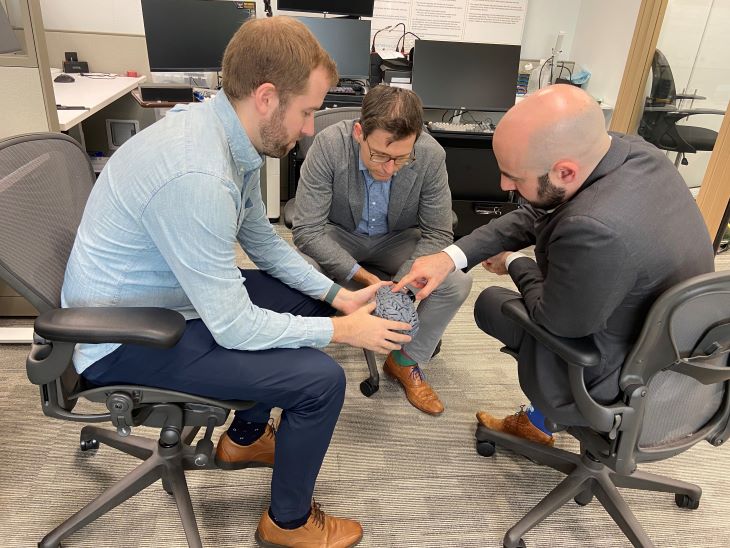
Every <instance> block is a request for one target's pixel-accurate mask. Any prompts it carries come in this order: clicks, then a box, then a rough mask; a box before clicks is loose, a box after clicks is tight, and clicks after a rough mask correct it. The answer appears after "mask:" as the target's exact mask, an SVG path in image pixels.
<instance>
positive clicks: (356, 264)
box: [345, 263, 362, 282]
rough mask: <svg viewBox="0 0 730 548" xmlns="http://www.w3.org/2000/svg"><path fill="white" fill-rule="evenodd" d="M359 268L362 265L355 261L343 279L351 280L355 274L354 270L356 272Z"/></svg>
mask: <svg viewBox="0 0 730 548" xmlns="http://www.w3.org/2000/svg"><path fill="white" fill-rule="evenodd" d="M361 268H362V267H361V266H360V264H359V263H355V266H353V267H352V270H350V273H349V274H348V275H347V278H345V281H346V282H349V281H350V280H352V277H353V276H354V275H355V272H357V271H358V270H360V269H361Z"/></svg>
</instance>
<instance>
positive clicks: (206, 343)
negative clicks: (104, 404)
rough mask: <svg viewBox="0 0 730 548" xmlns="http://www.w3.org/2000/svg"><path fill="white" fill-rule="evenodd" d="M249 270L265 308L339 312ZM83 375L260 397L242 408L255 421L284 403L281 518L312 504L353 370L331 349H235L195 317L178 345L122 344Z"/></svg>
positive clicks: (279, 455)
mask: <svg viewBox="0 0 730 548" xmlns="http://www.w3.org/2000/svg"><path fill="white" fill-rule="evenodd" d="M242 272H243V275H244V277H245V278H246V281H245V285H246V289H247V290H248V293H249V295H250V296H251V300H252V301H253V303H254V304H255V305H257V306H259V307H261V308H267V309H269V310H273V311H276V312H291V313H292V314H296V315H301V316H332V315H334V313H335V311H334V309H332V308H331V307H330V306H329V305H327V304H326V303H323V302H321V301H317V300H315V299H312V298H310V297H307V296H306V295H303V294H302V293H299V292H298V291H295V290H293V289H291V288H290V287H288V286H286V285H285V284H283V283H282V282H280V281H278V280H276V279H275V278H272V277H271V276H269V275H268V274H266V273H263V272H261V271H258V270H245V271H242ZM83 376H84V378H85V379H86V380H88V381H89V382H91V383H93V384H96V385H108V384H116V383H130V384H141V385H145V386H152V387H156V388H165V389H169V390H178V391H180V392H187V393H190V394H197V395H201V396H207V397H210V398H216V399H221V400H226V399H229V400H253V401H256V402H257V404H256V405H255V406H254V407H253V408H251V409H248V410H245V411H238V412H237V413H236V415H237V417H241V418H243V419H244V420H247V421H253V422H266V421H267V420H268V419H269V414H270V412H271V408H272V407H280V408H282V409H283V412H282V419H281V424H280V426H279V430H278V432H277V435H276V456H275V461H274V472H273V475H272V478H271V511H272V513H273V515H274V517H275V518H276V519H277V520H278V521H292V520H295V519H298V518H301V517H302V516H304V515H306V513H307V512H308V510H309V508H310V505H311V500H312V494H313V492H314V484H315V481H316V479H317V474H319V469H320V467H321V466H322V461H323V459H324V455H325V453H326V452H327V447H328V446H329V443H330V439H331V438H332V432H333V430H334V428H335V424H336V423H337V418H338V417H339V414H340V410H341V409H342V403H343V401H344V398H345V374H344V372H343V370H342V368H341V367H340V365H339V364H338V363H337V362H335V361H334V360H333V359H332V358H330V357H329V356H328V355H327V354H325V353H324V352H322V351H320V350H317V349H315V348H297V349H288V348H276V349H271V350H261V351H257V352H246V351H241V350H228V349H226V348H223V347H221V346H219V345H218V344H217V343H216V342H215V340H214V339H213V336H212V335H211V334H210V332H209V331H208V329H207V328H206V326H205V324H204V323H203V322H202V320H190V321H188V322H187V326H186V328H185V333H184V334H183V336H182V338H181V339H180V341H179V342H178V343H177V345H175V346H174V347H173V348H169V349H158V348H148V347H143V346H137V345H131V344H130V345H122V346H121V347H119V348H118V349H117V350H115V351H114V352H112V353H111V354H109V355H108V356H105V357H104V358H102V359H101V360H99V361H98V362H96V363H94V364H93V365H91V366H90V367H89V368H87V369H86V370H85V371H84V373H83Z"/></svg>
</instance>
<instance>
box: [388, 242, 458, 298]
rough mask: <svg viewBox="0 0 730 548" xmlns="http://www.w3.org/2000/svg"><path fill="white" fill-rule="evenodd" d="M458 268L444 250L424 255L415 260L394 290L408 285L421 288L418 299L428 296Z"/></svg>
mask: <svg viewBox="0 0 730 548" xmlns="http://www.w3.org/2000/svg"><path fill="white" fill-rule="evenodd" d="M455 269H456V266H455V265H454V261H452V260H451V257H449V256H448V254H446V253H444V252H443V251H441V252H439V253H435V254H434V255H424V256H423V257H419V258H418V259H416V260H415V261H413V265H412V266H411V270H410V271H409V272H408V274H406V275H405V276H403V277H402V278H401V280H400V281H399V282H398V283H397V284H396V285H395V287H393V291H400V290H401V289H403V288H404V287H405V286H407V285H412V286H415V287H418V288H420V289H421V290H420V291H419V292H418V293H416V299H418V300H423V299H425V298H426V297H428V296H429V295H430V294H431V293H432V292H433V290H434V289H436V288H437V287H438V286H439V285H441V283H442V282H443V281H444V280H445V279H446V276H448V275H449V274H451V273H452V272H453V271H454V270H455Z"/></svg>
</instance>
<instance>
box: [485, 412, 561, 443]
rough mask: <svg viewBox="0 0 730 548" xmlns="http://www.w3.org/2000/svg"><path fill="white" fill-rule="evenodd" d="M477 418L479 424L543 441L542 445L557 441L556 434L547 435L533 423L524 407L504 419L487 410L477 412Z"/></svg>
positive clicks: (538, 441)
mask: <svg viewBox="0 0 730 548" xmlns="http://www.w3.org/2000/svg"><path fill="white" fill-rule="evenodd" d="M477 420H478V421H479V424H482V425H484V426H486V427H487V428H489V429H490V430H496V431H497V432H504V433H505V434H512V435H513V436H518V437H520V438H524V439H526V440H528V441H532V442H535V443H541V444H542V445H549V446H552V445H553V444H554V443H555V436H549V435H547V434H546V433H545V432H543V431H542V430H540V429H539V428H538V427H537V426H535V425H534V424H532V423H531V422H530V419H529V417H528V416H527V413H525V411H524V409H520V410H519V411H518V412H517V413H515V414H514V415H508V416H506V417H505V418H503V419H498V418H496V417H493V416H492V415H490V414H489V413H487V412H486V411H479V412H478V413H477Z"/></svg>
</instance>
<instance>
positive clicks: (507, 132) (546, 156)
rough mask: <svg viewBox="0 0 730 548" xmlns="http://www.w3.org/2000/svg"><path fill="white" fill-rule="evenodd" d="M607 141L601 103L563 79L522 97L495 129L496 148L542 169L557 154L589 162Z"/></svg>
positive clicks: (548, 166)
mask: <svg viewBox="0 0 730 548" xmlns="http://www.w3.org/2000/svg"><path fill="white" fill-rule="evenodd" d="M607 142H608V134H607V133H606V127H605V121H604V118H603V113H602V112H601V107H600V106H599V105H598V103H596V101H595V99H593V98H592V97H591V96H590V95H588V94H587V93H586V92H584V91H583V90H582V89H580V88H577V87H575V86H570V85H566V84H558V85H554V86H550V87H547V88H545V89H542V90H540V91H538V92H537V93H535V94H534V95H530V96H528V97H526V98H525V99H524V100H523V101H521V102H520V103H518V104H517V105H515V106H514V108H512V109H510V110H509V112H507V114H505V116H504V117H503V118H502V120H501V121H500V123H499V125H498V127H497V129H496V131H495V133H494V143H495V148H502V146H500V145H506V146H508V147H510V148H512V149H513V154H517V155H518V156H519V157H520V163H521V164H522V165H523V166H524V167H525V168H527V169H530V170H537V171H540V172H542V173H547V172H548V171H550V169H551V168H552V166H553V164H554V163H555V162H557V161H558V160H560V159H561V158H571V159H572V160H575V161H577V162H579V163H580V164H582V165H583V164H586V163H587V164H592V163H593V162H594V161H596V160H600V158H601V157H602V156H603V155H604V154H605V153H606V150H607ZM596 163H597V162H596ZM593 167H595V165H594V166H593Z"/></svg>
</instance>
